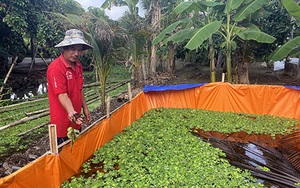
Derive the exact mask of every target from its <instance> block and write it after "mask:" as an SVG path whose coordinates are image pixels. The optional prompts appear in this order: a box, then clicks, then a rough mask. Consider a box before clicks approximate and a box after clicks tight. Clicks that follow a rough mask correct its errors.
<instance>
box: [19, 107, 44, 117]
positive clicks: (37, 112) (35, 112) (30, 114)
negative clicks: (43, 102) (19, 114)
mask: <svg viewBox="0 0 300 188" xmlns="http://www.w3.org/2000/svg"><path fill="white" fill-rule="evenodd" d="M47 111H49V108H46V109H42V110H37V111H34V112H26V113H25V115H26V116H32V115H36V114H40V113H43V112H47Z"/></svg>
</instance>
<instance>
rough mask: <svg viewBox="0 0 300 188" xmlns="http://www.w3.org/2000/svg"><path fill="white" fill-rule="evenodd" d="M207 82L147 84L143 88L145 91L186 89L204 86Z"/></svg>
mask: <svg viewBox="0 0 300 188" xmlns="http://www.w3.org/2000/svg"><path fill="white" fill-rule="evenodd" d="M205 84H207V83H206V82H204V83H199V84H177V85H145V86H144V88H143V91H144V92H149V91H170V90H184V89H191V88H195V87H199V86H203V85H205Z"/></svg>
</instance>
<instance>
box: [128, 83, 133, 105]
mask: <svg viewBox="0 0 300 188" xmlns="http://www.w3.org/2000/svg"><path fill="white" fill-rule="evenodd" d="M128 98H129V101H131V100H132V91H131V85H130V83H128Z"/></svg>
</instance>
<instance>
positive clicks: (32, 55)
mask: <svg viewBox="0 0 300 188" xmlns="http://www.w3.org/2000/svg"><path fill="white" fill-rule="evenodd" d="M30 43H31V63H30V68H29V71H28V72H30V71H31V70H32V68H33V66H34V64H35V57H36V54H37V47H36V46H35V44H34V38H33V37H31V39H30Z"/></svg>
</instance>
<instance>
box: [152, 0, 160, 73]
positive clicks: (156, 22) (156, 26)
mask: <svg viewBox="0 0 300 188" xmlns="http://www.w3.org/2000/svg"><path fill="white" fill-rule="evenodd" d="M152 6H153V7H154V13H153V17H152V24H151V25H152V26H151V30H152V36H151V39H152V40H153V39H155V38H156V37H157V34H158V33H159V32H160V4H159V1H158V0H155V1H153V5H152ZM156 50H157V46H156V45H152V46H151V62H150V75H151V76H154V75H155V74H156Z"/></svg>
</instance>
